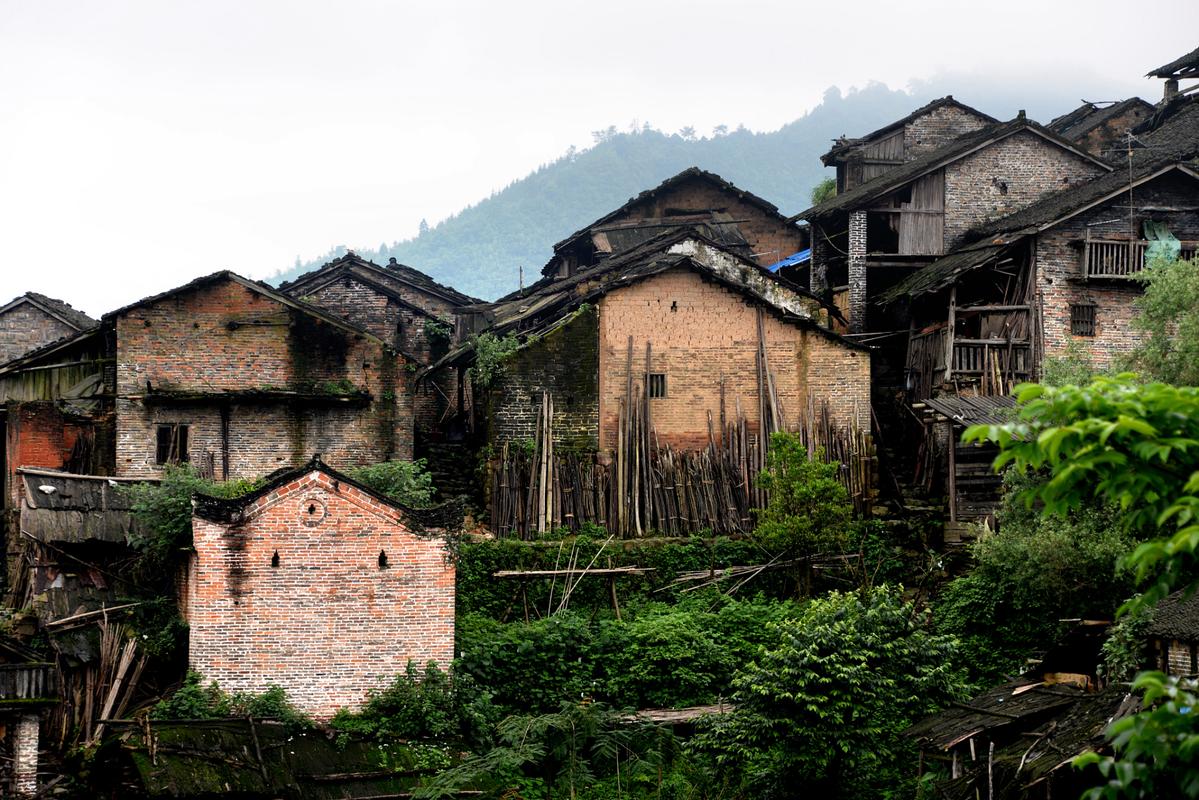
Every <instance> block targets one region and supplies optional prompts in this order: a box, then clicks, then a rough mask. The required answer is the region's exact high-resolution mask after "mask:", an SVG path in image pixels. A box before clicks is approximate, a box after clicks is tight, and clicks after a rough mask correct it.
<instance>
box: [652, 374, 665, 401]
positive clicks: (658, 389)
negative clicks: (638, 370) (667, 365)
mask: <svg viewBox="0 0 1199 800" xmlns="http://www.w3.org/2000/svg"><path fill="white" fill-rule="evenodd" d="M649 396H650V397H665V396H666V373H665V372H651V373H650V374H649Z"/></svg>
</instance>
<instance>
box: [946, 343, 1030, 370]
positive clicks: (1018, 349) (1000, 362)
mask: <svg viewBox="0 0 1199 800" xmlns="http://www.w3.org/2000/svg"><path fill="white" fill-rule="evenodd" d="M1030 360H1031V358H1030V349H1029V345H1028V342H1016V341H1010V340H1008V339H954V340H953V374H955V375H982V374H983V373H985V372H989V371H992V370H994V369H995V368H996V367H998V370H999V372H1000V373H1003V374H1011V375H1017V376H1019V377H1029V374H1030V372H1031V364H1030Z"/></svg>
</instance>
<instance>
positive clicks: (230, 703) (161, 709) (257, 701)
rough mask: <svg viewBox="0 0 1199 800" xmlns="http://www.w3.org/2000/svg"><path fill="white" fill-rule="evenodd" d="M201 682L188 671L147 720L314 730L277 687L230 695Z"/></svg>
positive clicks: (196, 673)
mask: <svg viewBox="0 0 1199 800" xmlns="http://www.w3.org/2000/svg"><path fill="white" fill-rule="evenodd" d="M203 681H204V679H203V677H202V676H201V675H200V674H199V673H198V672H194V671H189V672H188V673H187V677H186V678H185V679H184V681H183V684H182V685H181V686H180V687H179V688H178V689H177V690H176V691H175V692H174V693H173V694H172V695H171V696H170V697H167V698H164V699H163V700H160V701H159V702H158V704H157V705H155V706H154V708H153V709H151V710H150V718H151V719H175V720H179V719H225V718H232V717H238V718H241V717H255V718H260V719H274V720H278V721H279V722H282V723H283V724H285V725H287V726H289V727H291V728H294V729H296V730H302V729H306V728H312V727H313V722H312V720H311V719H310V718H309V717H308V715H306V714H305V713H304V712H302V711H300V710H299V709H297V708H296V707H295V706H294V705H292V703H291V701H290V700H288V699H287V693H286V692H285V691H284V690H283V689H282V688H280V687H279V686H274V685H271V686H268V687H267V689H266V691H264V692H261V693H259V694H254V693H251V692H236V693H234V694H229V693H228V692H226V691H224V690H223V689H221V687H220V686H219V685H217V683H216V682H215V681H213V682H212V683H209V684H208V685H207V686H205V685H204V683H203Z"/></svg>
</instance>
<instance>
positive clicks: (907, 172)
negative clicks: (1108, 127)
mask: <svg viewBox="0 0 1199 800" xmlns="http://www.w3.org/2000/svg"><path fill="white" fill-rule="evenodd" d="M1024 132H1028V133H1032V134H1034V135H1036V136H1039V137H1041V138H1042V139H1044V140H1046V141H1048V142H1049V143H1051V144H1054V145H1056V146H1058V147H1060V148H1062V149H1063V150H1068V151H1070V152H1071V153H1074V154H1075V155H1076V156H1078V157H1079V158H1081V159H1084V160H1086V161H1090V162H1091V163H1093V164H1096V165H1098V166H1100V167H1102V168H1103V169H1104V170H1105V171H1111V169H1112V166H1111V165H1110V164H1108V163H1107V162H1106V161H1104V160H1102V159H1100V158H1096V157H1095V156H1093V155H1091V154H1090V153H1088V152H1086V151H1085V150H1082V149H1080V148H1079V147H1078V146H1077V145H1075V144H1074V143H1073V142H1070V141H1067V140H1066V139H1063V138H1062V137H1061V136H1058V135H1057V134H1056V133H1054V132H1053V131H1051V130H1049V129H1048V128H1046V127H1044V126H1043V125H1039V124H1037V123H1036V122H1033V121H1032V120H1030V119H1027V118H1025V117H1022V116H1018V117H1016V118H1015V119H1012V120H1008V121H1007V122H1000V123H996V124H993V125H988V126H986V127H984V128H980V129H979V130H977V131H972V132H971V133H967V134H965V135H963V136H959V137H958V138H956V139H954V140H953V141H952V142H950V143H949V144H947V145H945V146H944V147H940V148H938V149H936V150H933V151H931V152H929V153H925V154H924V155H922V156H920V157H919V158H916V159H914V160H912V161H909V162H907V163H906V164H902V165H900V166H897V167H895V168H894V169H891V170H888V171H887V172H884V173H883V174H882V175H879V176H878V177H877V178H875V179H873V180H870V181H867V182H866V183H863V184H861V185H859V186H855V187H854V188H853V189H850V190H849V191H848V192H843V193H841V194H838V195H836V196H835V197H832V198H829V199H828V200H826V201H825V202H823V203H821V204H819V205H816V206H813V207H811V208H809V209H807V210H805V211H801V212H800V213H798V214H796V215H795V216H794V217H792V219H793V220H796V219H808V220H812V219H819V218H821V217H825V216H828V215H830V214H834V213H837V212H842V211H850V210H852V209H854V208H858V207H860V206H862V205H864V204H865V203H868V202H871V201H874V200H877V199H879V198H880V197H883V196H884V195H887V194H890V193H891V192H893V191H895V190H896V189H899V188H900V187H902V186H904V185H906V184H908V183H911V182H912V181H914V180H916V179H917V178H920V177H922V176H924V175H927V174H928V173H930V172H933V171H934V170H938V169H940V168H941V167H944V166H946V165H947V164H951V163H953V162H955V161H959V160H961V159H963V158H965V157H966V156H969V155H971V154H973V153H975V152H976V151H978V150H982V149H983V148H985V147H988V146H990V145H992V144H995V143H996V142H999V141H1002V140H1004V139H1007V138H1008V137H1010V136H1015V135H1016V134H1018V133H1024Z"/></svg>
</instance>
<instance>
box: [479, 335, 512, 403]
mask: <svg viewBox="0 0 1199 800" xmlns="http://www.w3.org/2000/svg"><path fill="white" fill-rule="evenodd" d="M471 344H473V345H474V349H475V361H474V363H473V364H472V365H471V367H470V377H471V380H472V381H473V382H474V385H475V387H476V388H478V389H481V390H483V391H486V390H487V389H490V388H491V385H492V384H493V383H494V382H495V379H496V378H498V377H499V376H500V375H501V374H502V373H503V371H504V361H505V360H506V359H507V358H508V356H510V355H512V354H513V353H515V352H516V351H517V350H519V349H520V340H518V339H517V338H516V337H515V336H513V335H512V334H508V335H507V336H503V337H500V336H496V335H495V334H493V333H481V334H479V335H478V336H474V337H472V338H471Z"/></svg>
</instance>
